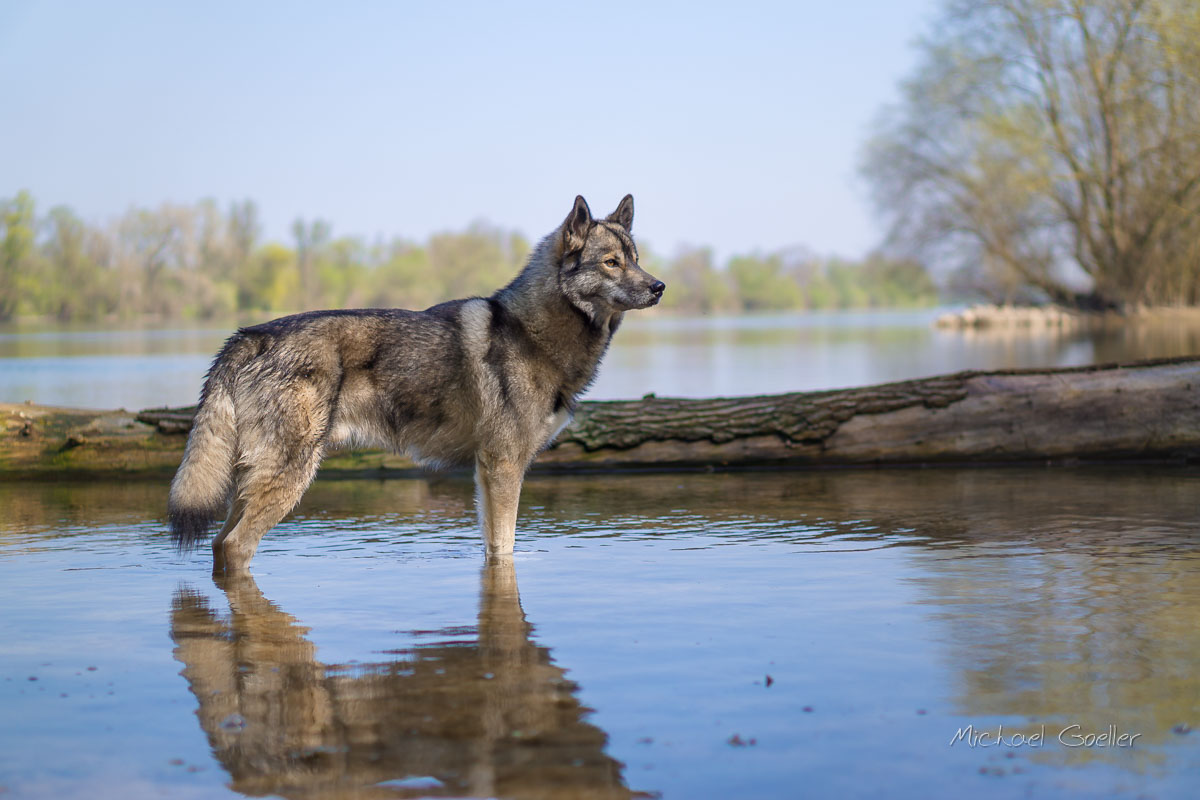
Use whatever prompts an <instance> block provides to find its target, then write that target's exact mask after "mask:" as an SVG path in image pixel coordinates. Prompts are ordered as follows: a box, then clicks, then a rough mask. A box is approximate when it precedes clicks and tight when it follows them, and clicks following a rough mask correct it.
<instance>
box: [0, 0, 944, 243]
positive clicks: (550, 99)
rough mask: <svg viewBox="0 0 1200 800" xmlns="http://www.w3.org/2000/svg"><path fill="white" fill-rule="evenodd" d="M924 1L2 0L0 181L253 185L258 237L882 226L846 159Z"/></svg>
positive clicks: (6, 184) (110, 189) (875, 229)
mask: <svg viewBox="0 0 1200 800" xmlns="http://www.w3.org/2000/svg"><path fill="white" fill-rule="evenodd" d="M937 9H938V0H847V2H841V3H830V2H828V1H827V0H811V1H810V0H803V1H797V2H780V3H766V2H750V1H749V0H725V2H721V3H706V2H680V3H669V2H663V3H651V2H640V3H638V2H632V3H625V2H601V3H571V2H569V0H568V1H566V2H564V1H563V0H559V2H556V3H517V2H514V3H498V2H427V3H415V2H411V3H410V2H389V3H385V2H376V3H359V2H339V3H300V2H277V3H273V2H204V3H170V2H168V3H164V2H145V3H139V2H119V0H111V1H110V2H105V3H78V2H37V1H36V0H4V2H2V3H0V198H3V197H9V196H11V195H13V194H15V192H16V191H18V190H20V189H28V190H29V191H30V192H32V193H33V196H34V198H35V200H36V201H37V202H38V205H39V209H40V210H42V211H44V210H45V209H46V208H48V207H50V206H54V205H60V204H61V205H67V206H70V207H71V208H73V209H74V210H75V211H76V212H77V213H78V214H80V215H81V216H83V217H84V219H86V220H88V221H89V222H92V223H95V224H104V223H106V222H108V221H110V220H112V219H114V218H116V217H117V216H119V215H120V214H122V213H123V212H125V211H126V210H127V209H129V208H130V207H131V206H139V207H154V206H158V205H160V204H162V203H164V202H174V203H194V202H196V201H197V200H199V199H201V198H213V199H215V200H216V201H217V202H218V203H219V204H221V205H222V206H225V205H227V204H228V203H229V202H231V201H235V200H241V199H245V198H250V199H253V200H254V201H256V202H257V203H258V206H259V209H260V212H261V217H262V221H263V226H264V233H265V234H266V236H267V237H268V238H275V239H280V240H283V241H287V239H288V236H289V234H288V230H289V226H290V224H291V222H292V220H294V219H296V218H297V217H303V218H306V219H311V218H314V217H320V218H322V219H325V220H327V221H329V222H330V223H331V224H332V226H333V232H334V235H335V236H336V235H348V234H353V235H361V236H364V237H366V238H368V239H374V238H375V237H378V236H382V237H384V238H391V237H393V236H403V237H405V238H408V239H414V240H422V239H424V238H426V237H427V236H428V235H429V234H430V233H433V232H436V231H439V230H461V229H463V228H465V227H466V226H467V225H468V224H469V223H471V222H472V221H475V220H486V221H488V222H490V223H492V224H495V225H499V226H502V227H504V228H512V229H516V230H519V231H521V232H523V233H524V234H526V235H527V236H530V237H531V238H536V237H540V236H542V235H544V234H545V233H547V232H549V231H550V230H552V229H553V228H554V227H555V226H557V225H558V223H559V222H561V221H562V219H563V218H564V217H565V216H566V214H567V212H568V211H569V210H570V208H571V204H572V202H573V200H574V197H575V195H576V194H583V195H584V196H585V197H586V198H587V200H588V201H589V203H590V205H591V207H592V211H593V212H594V213H595V214H597V215H600V214H606V213H608V212H610V211H611V210H612V209H613V208H615V206H616V204H617V203H618V201H619V200H620V199H621V197H622V196H623V195H625V194H626V193H632V194H633V195H634V198H635V202H636V219H635V222H634V233H635V235H637V236H638V238H639V241H640V242H644V243H649V244H650V245H651V246H652V247H653V248H654V250H655V251H657V252H660V253H663V254H667V255H669V254H671V253H673V252H675V251H676V250H678V248H680V247H683V246H688V245H692V246H695V245H706V246H712V247H713V248H714V249H715V250H716V252H717V253H718V255H719V256H720V255H725V256H727V255H730V254H733V253H743V252H750V251H756V250H757V251H770V250H774V249H778V248H783V247H792V246H803V247H806V248H808V249H810V250H812V251H814V252H816V253H818V254H822V255H834V254H837V255H842V256H845V257H849V258H859V257H861V256H863V255H865V254H866V253H867V252H869V251H870V250H871V249H872V248H873V247H874V246H876V245H877V244H878V243H879V241H880V239H881V238H882V235H883V226H882V223H881V220H880V219H879V218H878V217H877V216H876V214H875V213H874V211H873V210H872V207H871V204H870V202H869V192H868V188H867V186H866V185H865V183H864V182H863V181H862V180H861V179H860V178H859V177H858V172H857V168H858V162H859V157H860V154H861V151H862V147H863V144H864V142H865V141H866V139H867V137H868V136H869V134H870V132H871V129H872V122H873V120H874V119H875V118H876V117H877V115H878V113H879V112H880V110H881V108H883V107H884V106H885V105H886V104H888V103H891V102H895V100H896V99H897V97H898V86H899V83H900V81H901V80H902V79H903V78H904V77H905V76H906V75H907V74H910V73H911V71H912V69H913V68H914V66H915V65H916V63H917V52H916V50H915V47H914V43H915V41H916V39H917V37H918V36H920V35H921V34H922V33H923V32H925V31H926V30H927V28H928V26H929V25H930V23H931V22H932V20H933V18H934V15H935V14H936V13H937Z"/></svg>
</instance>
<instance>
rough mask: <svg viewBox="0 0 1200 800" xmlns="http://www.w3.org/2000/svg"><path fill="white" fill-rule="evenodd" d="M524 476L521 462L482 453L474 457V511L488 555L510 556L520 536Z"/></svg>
mask: <svg viewBox="0 0 1200 800" xmlns="http://www.w3.org/2000/svg"><path fill="white" fill-rule="evenodd" d="M524 477H525V467H524V464H523V463H522V462H518V461H516V460H509V459H499V458H493V457H490V456H488V455H486V454H483V453H480V454H479V455H478V456H476V458H475V508H476V510H477V511H478V512H479V527H480V528H482V529H483V542H484V547H485V548H486V552H487V554H488V555H489V556H491V555H507V554H509V553H511V552H512V551H513V543H514V542H515V540H516V536H517V504H518V502H519V501H520V499H521V482H522V481H523V480H524Z"/></svg>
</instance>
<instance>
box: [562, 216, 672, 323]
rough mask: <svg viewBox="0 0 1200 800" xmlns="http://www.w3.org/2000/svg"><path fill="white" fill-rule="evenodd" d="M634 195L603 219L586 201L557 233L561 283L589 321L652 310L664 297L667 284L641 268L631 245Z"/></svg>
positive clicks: (634, 247) (636, 253) (634, 246)
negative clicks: (594, 216) (639, 309)
mask: <svg viewBox="0 0 1200 800" xmlns="http://www.w3.org/2000/svg"><path fill="white" fill-rule="evenodd" d="M632 227H633V195H628V194H627V195H625V199H624V200H622V201H621V202H620V203H619V204H618V205H617V210H616V211H614V212H613V213H611V214H609V215H608V216H607V217H605V218H604V219H593V218H592V212H591V210H590V209H589V208H588V204H587V201H585V200H584V199H583V198H582V197H576V198H575V207H574V208H572V209H571V213H570V214H568V215H567V218H566V220H565V221H564V222H563V224H562V227H561V228H560V229H559V231H558V236H559V237H560V240H559V246H560V247H561V253H562V255H561V258H560V260H559V285H560V286H561V287H562V290H563V293H564V294H566V296H567V298H568V299H569V300H570V301H571V302H572V303H573V304H575V306H576V307H577V308H579V309H580V310H581V311H583V312H584V313H585V314H587V315H588V316H589V317H591V318H592V319H593V320H595V319H597V318H599V317H600V316H601V315H602V314H604V313H605V312H608V313H613V312H621V311H629V310H631V309H634V308H648V307H649V306H652V305H654V304H655V303H657V302H658V301H659V299H660V298H662V293H663V290H664V289H666V288H667V287H666V284H664V283H663V282H662V281H660V280H659V279H658V278H656V277H654V276H653V275H651V274H650V273H649V272H646V270H644V269H642V268H641V266H639V265H638V251H637V245H635V244H634V243H633V237H632V236H631V235H630V229H631V228H632Z"/></svg>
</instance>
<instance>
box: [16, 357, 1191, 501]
mask: <svg viewBox="0 0 1200 800" xmlns="http://www.w3.org/2000/svg"><path fill="white" fill-rule="evenodd" d="M193 413H194V409H151V410H147V411H143V412H141V413H140V414H138V415H137V417H136V419H134V417H133V416H132V415H130V414H128V413H126V412H86V411H72V410H68V409H47V408H42V407H38V406H27V405H26V406H17V405H7V406H0V420H2V421H3V426H2V430H3V439H0V477H3V478H12V477H24V476H34V475H45V476H67V477H70V476H83V475H109V476H111V475H118V474H138V473H142V474H161V473H164V472H170V471H172V470H174V469H175V467H176V466H178V463H179V459H180V457H181V455H182V451H183V445H184V442H185V440H186V437H185V436H184V435H182V434H184V433H186V431H187V430H188V429H189V428H190V425H191V417H192V414H193ZM1131 460H1133V461H1177V462H1183V461H1193V460H1200V359H1197V358H1184V359H1167V360H1156V361H1142V362H1136V363H1130V364H1123V365H1107V366H1093V367H1079V368H1071V369H1036V370H1013V371H1001V372H961V373H957V374H954V375H945V376H939V377H933V378H925V379H920V380H911V381H902V382H899V383H888V384H881V385H877V386H867V387H862V388H856V389H841V390H835V391H825V392H802V393H793V394H781V395H760V396H754V397H724V398H703V399H690V398H659V397H654V396H647V397H644V398H642V399H641V400H622V401H604V402H584V403H581V404H580V406H579V409H578V412H577V414H576V417H575V421H574V422H573V423H572V424H571V425H570V426H569V427H568V428H567V429H566V430H565V431H563V433H562V435H561V436H560V437H559V440H558V442H557V443H556V444H555V445H554V446H553V447H551V448H550V449H549V450H547V451H546V452H544V453H542V455H541V456H540V457H539V458H538V460H537V462H536V463H535V464H534V469H535V470H550V471H585V470H598V471H606V470H621V469H643V470H677V469H710V468H715V469H727V468H742V467H746V468H753V467H770V466H783V467H827V466H828V467H834V466H870V465H880V466H882V465H891V466H900V465H921V464H989V463H1004V462H1046V461H1054V462H1075V461H1131ZM417 472H419V469H418V468H416V467H415V465H413V464H412V462H411V461H409V460H408V459H406V458H404V457H403V456H397V455H394V454H388V453H383V452H381V451H369V450H355V451H349V450H341V451H333V452H331V453H330V454H329V456H328V457H327V458H326V460H325V463H324V465H323V466H322V474H324V475H341V476H350V475H371V476H378V475H381V474H408V473H417Z"/></svg>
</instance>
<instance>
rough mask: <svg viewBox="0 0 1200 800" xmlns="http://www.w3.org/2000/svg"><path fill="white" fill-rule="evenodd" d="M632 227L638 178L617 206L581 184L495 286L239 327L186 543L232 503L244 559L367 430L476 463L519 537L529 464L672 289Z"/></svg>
mask: <svg viewBox="0 0 1200 800" xmlns="http://www.w3.org/2000/svg"><path fill="white" fill-rule="evenodd" d="M632 227H633V197H632V196H631V195H626V196H625V198H624V199H623V200H621V202H620V204H618V206H617V208H616V210H615V211H614V212H613V213H612V214H609V215H608V216H607V217H604V218H603V219H594V218H593V217H592V213H591V210H590V209H589V208H588V205H587V202H586V201H584V199H583V197H576V198H575V205H574V207H573V208H572V209H571V213H570V214H568V215H567V218H566V220H564V221H563V223H562V224H561V225H560V226H559V227H558V228H557V229H556V230H555V231H554V232H553V233H551V234H550V235H548V236H546V237H545V238H544V239H542V241H541V242H540V243H539V244H538V245H537V247H535V248H534V250H533V252H532V253H531V254H530V257H529V261H528V263H527V264H526V266H525V267H524V269H523V270H522V271H521V272H520V273H519V274H518V275H517V276H516V278H514V279H513V281H512V282H511V283H509V284H508V285H507V286H505V287H504V288H503V289H500V290H499V291H497V292H496V293H495V294H493V295H492V296H491V297H486V298H484V297H472V298H468V299H465V300H452V301H450V302H446V303H442V304H440V305H436V306H433V307H432V308H429V309H426V310H425V311H405V310H401V309H360V310H343V311H310V312H306V313H303V314H296V315H294V316H290V317H283V318H281V319H277V320H274V321H271V322H266V323H263V324H261V325H254V326H252V327H248V328H241V329H239V330H238V331H237V333H235V334H234V335H233V336H231V337H230V338H229V339H228V341H226V342H225V345H224V346H223V347H222V348H221V351H220V352H219V353H218V354H217V357H216V359H215V360H214V361H213V364H212V367H211V368H210V369H209V371H208V376H207V378H206V379H205V382H204V388H203V390H202V391H201V394H200V406H199V409H198V410H197V412H196V418H195V422H194V423H193V426H192V431H191V434H190V436H189V438H188V443H187V449H186V450H185V451H184V454H183V462H182V463H181V464H180V465H179V471H178V472H177V473H176V474H175V479H174V480H173V481H172V483H171V493H170V500H169V503H168V511H169V516H170V521H171V528H172V531H173V532H174V535H175V540H176V542H177V543H178V544H179V545H180V547H181V548H184V549H186V548H189V547H191V546H194V545H195V544H197V543H198V542H199V541H200V540H202V539H203V538H204V537H205V536H207V534H208V532H209V530H210V528H211V527H212V525H213V523H214V522H215V521H216V520H217V519H219V518H220V517H221V516H222V515H223V514H225V512H226V509H228V516H227V517H226V520H225V525H224V527H223V528H222V529H221V531H220V532H219V533H218V534H217V535H216V537H215V538H214V539H213V542H212V549H213V571H214V572H215V573H234V572H241V571H244V570H245V569H246V568H247V567H248V565H249V563H250V559H251V558H253V557H254V553H255V551H256V550H257V549H258V543H259V540H260V539H262V536H263V534H265V533H266V532H267V531H269V530H270V529H271V528H273V527H275V525H276V524H278V523H279V521H280V520H282V519H283V518H284V516H286V515H287V514H288V512H290V511H291V510H292V509H293V508H294V507H295V506H296V504H297V503H298V502H299V501H300V497H301V495H303V494H304V491H305V489H307V488H308V485H309V484H310V483H311V482H312V479H313V476H314V475H315V474H316V472H317V467H318V466H319V465H320V463H321V458H322V456H323V455H324V453H325V450H326V448H328V447H330V446H333V445H336V444H341V443H347V442H354V443H356V444H359V445H374V446H383V447H387V448H390V449H392V450H395V451H397V452H404V453H407V454H408V455H409V456H410V457H412V458H413V459H414V460H416V461H417V462H418V463H422V464H426V465H429V466H433V467H452V466H469V465H471V464H474V467H475V486H476V493H475V503H476V508H477V510H478V514H479V524H480V527H481V528H482V530H483V540H484V545H485V549H486V552H487V553H488V554H489V555H503V554H507V553H511V552H512V549H513V542H514V538H515V533H516V521H517V501H518V499H519V497H520V494H521V484H522V481H523V480H524V476H525V471H526V470H527V469H528V467H529V465H530V463H531V462H532V461H533V459H534V457H535V456H536V455H537V454H538V453H539V452H540V451H541V450H543V449H544V448H545V447H547V446H548V445H549V444H550V443H551V442H552V441H553V440H554V438H555V437H556V436H557V435H558V434H559V432H560V431H561V430H562V429H563V428H564V427H565V426H566V425H567V423H568V422H570V419H571V414H572V412H573V411H574V409H575V404H576V400H577V398H578V397H579V395H580V394H581V393H582V392H583V391H584V389H586V388H587V386H588V385H589V384H590V383H591V382H592V379H593V378H594V377H595V374H596V368H597V367H598V366H599V364H600V359H601V357H602V356H603V355H604V353H605V351H606V350H607V349H608V345H609V342H610V340H611V339H612V336H613V334H614V333H615V332H616V330H617V327H618V326H619V325H620V324H621V318H622V315H623V314H624V313H625V312H626V311H629V310H632V309H638V308H647V307H649V306H652V305H654V304H655V303H657V302H658V301H659V299H660V298H661V297H662V294H663V290H664V289H665V288H666V287H665V285H664V284H663V282H662V281H660V280H658V279H657V278H655V277H654V276H653V275H651V274H649V273H648V272H646V271H645V270H644V269H642V267H641V266H640V265H639V264H638V251H637V246H636V245H635V244H634V241H633V238H632V236H631V235H630V231H631V229H632ZM231 502H232V507H230V503H231Z"/></svg>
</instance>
